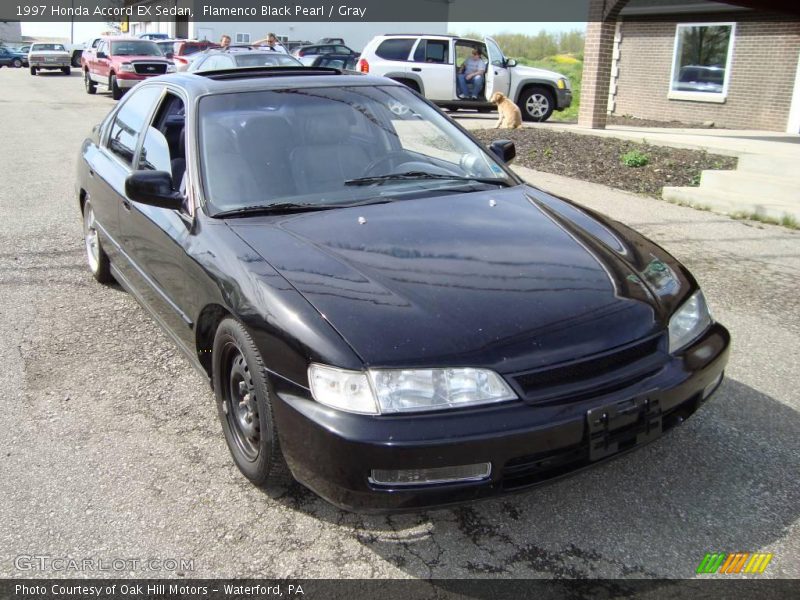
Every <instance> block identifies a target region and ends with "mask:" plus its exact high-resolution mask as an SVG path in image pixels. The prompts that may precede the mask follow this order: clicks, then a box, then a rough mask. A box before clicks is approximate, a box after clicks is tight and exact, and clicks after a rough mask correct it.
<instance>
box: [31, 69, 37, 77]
mask: <svg viewBox="0 0 800 600" xmlns="http://www.w3.org/2000/svg"><path fill="white" fill-rule="evenodd" d="M31 75H36V67H31Z"/></svg>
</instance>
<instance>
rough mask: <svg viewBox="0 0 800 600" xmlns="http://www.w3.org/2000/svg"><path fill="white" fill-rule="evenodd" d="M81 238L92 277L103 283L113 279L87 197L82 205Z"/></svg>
mask: <svg viewBox="0 0 800 600" xmlns="http://www.w3.org/2000/svg"><path fill="white" fill-rule="evenodd" d="M83 240H84V246H85V248H86V261H87V262H88V263H89V270H90V271H91V272H92V275H93V276H94V278H95V279H96V280H97V281H98V282H99V283H104V284H105V283H111V282H112V281H114V278H113V277H112V276H111V263H110V262H109V260H108V256H107V255H106V253H105V251H104V250H103V244H102V243H101V242H100V236H99V235H98V233H97V227H96V221H95V218H94V208H93V207H92V203H91V202H90V201H89V200H88V199H87V200H86V202H85V203H84V205H83Z"/></svg>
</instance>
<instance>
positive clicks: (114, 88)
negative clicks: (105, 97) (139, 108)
mask: <svg viewBox="0 0 800 600" xmlns="http://www.w3.org/2000/svg"><path fill="white" fill-rule="evenodd" d="M108 87H110V88H111V97H112V98H113V99H114V100H119V99H120V98H122V94H123V93H124V92H123V91H122V88H121V87H119V85H117V76H116V75H112V76H111V82H110V83H109V84H108Z"/></svg>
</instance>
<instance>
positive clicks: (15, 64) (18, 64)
mask: <svg viewBox="0 0 800 600" xmlns="http://www.w3.org/2000/svg"><path fill="white" fill-rule="evenodd" d="M11 65H12V66H13V67H14V68H15V69H19V68H20V67H21V66H22V61H21V60H20V59H19V58H15V59H14V60H13V61H11Z"/></svg>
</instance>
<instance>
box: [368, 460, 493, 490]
mask: <svg viewBox="0 0 800 600" xmlns="http://www.w3.org/2000/svg"><path fill="white" fill-rule="evenodd" d="M491 473H492V463H478V464H475V465H461V466H458V467H435V468H433V469H400V470H392V469H372V475H371V476H370V478H369V480H370V483H376V484H378V485H434V484H437V483H456V482H462V481H480V480H481V479H488V477H489V475H490V474H491Z"/></svg>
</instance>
